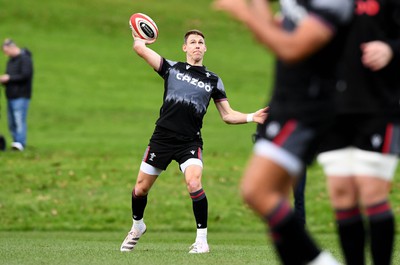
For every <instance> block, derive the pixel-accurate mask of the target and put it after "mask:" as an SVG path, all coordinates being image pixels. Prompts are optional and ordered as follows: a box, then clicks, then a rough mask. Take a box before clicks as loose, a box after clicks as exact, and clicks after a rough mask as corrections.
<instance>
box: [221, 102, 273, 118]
mask: <svg viewBox="0 0 400 265" xmlns="http://www.w3.org/2000/svg"><path fill="white" fill-rule="evenodd" d="M215 106H216V107H217V110H218V112H219V114H220V115H221V118H222V120H223V121H224V122H225V123H227V124H243V123H247V122H256V123H260V124H261V123H264V121H265V120H266V119H267V117H268V108H269V107H265V108H262V109H259V110H257V111H256V112H254V113H242V112H239V111H236V110H233V109H232V108H231V106H230V104H229V102H228V101H227V100H224V101H219V102H215Z"/></svg>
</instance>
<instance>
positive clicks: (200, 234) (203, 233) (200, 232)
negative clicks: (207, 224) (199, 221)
mask: <svg viewBox="0 0 400 265" xmlns="http://www.w3.org/2000/svg"><path fill="white" fill-rule="evenodd" d="M199 241H201V242H207V228H201V229H197V234H196V242H199Z"/></svg>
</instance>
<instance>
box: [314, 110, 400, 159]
mask: <svg viewBox="0 0 400 265" xmlns="http://www.w3.org/2000/svg"><path fill="white" fill-rule="evenodd" d="M349 146H353V147H357V148H359V149H362V150H365V151H372V152H378V153H383V154H396V155H399V154H400V122H399V121H398V120H397V121H396V120H395V119H393V118H390V117H388V116H384V115H372V114H343V115H338V116H337V117H336V118H335V123H334V125H333V127H332V129H331V130H330V131H329V133H328V135H326V137H325V139H324V140H323V142H322V144H321V147H320V149H321V152H326V151H332V150H337V149H342V148H345V147H349Z"/></svg>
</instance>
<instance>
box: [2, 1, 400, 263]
mask: <svg viewBox="0 0 400 265" xmlns="http://www.w3.org/2000/svg"><path fill="white" fill-rule="evenodd" d="M210 3H211V1H209V0H208V1H193V0H187V1H178V0H170V1H156V0H147V1H140V0H139V1H123V0H85V1H77V0H70V1H52V0H41V1H35V3H34V5H32V1H29V0H19V1H8V2H7V4H5V1H2V0H0V5H1V8H0V21H1V23H0V38H5V37H11V38H13V39H14V40H15V41H16V42H17V43H19V44H21V46H27V47H29V48H30V49H31V50H32V52H33V54H34V63H35V79H34V97H33V99H32V102H31V108H30V112H29V119H28V120H29V121H28V125H29V132H28V148H27V150H26V151H25V152H23V153H15V152H11V151H9V150H7V151H6V152H1V153H0V180H1V182H0V183H1V184H0V264H54V263H59V264H128V263H132V262H133V260H134V259H135V260H139V262H137V263H138V264H188V263H192V262H196V263H199V264H228V263H229V264H276V260H275V256H274V254H273V252H272V251H271V245H270V244H269V243H268V241H266V239H265V236H264V227H263V226H262V224H261V223H260V222H259V219H258V218H257V217H255V216H254V215H253V214H252V213H251V212H250V211H249V209H247V208H246V207H245V206H244V205H243V203H242V201H241V198H240V197H239V193H238V183H239V181H240V177H241V173H242V171H243V169H244V167H245V164H246V160H247V158H248V155H249V153H250V151H251V148H252V146H251V134H252V133H253V131H254V129H255V125H252V124H247V125H242V126H227V125H225V124H224V123H223V122H222V121H221V119H220V117H219V115H218V112H217V111H216V109H215V107H214V106H213V104H210V108H209V111H208V114H207V115H206V118H205V121H204V124H205V127H204V129H203V138H204V141H205V145H204V163H205V168H204V183H203V184H204V187H205V190H206V192H207V197H208V200H209V204H210V213H209V216H210V218H209V231H210V232H209V240H210V244H211V248H212V253H210V255H207V256H205V257H192V256H191V257H188V255H186V252H187V248H188V247H189V245H190V244H191V243H192V241H193V240H194V229H195V227H194V226H195V224H194V220H193V216H192V210H191V201H190V198H189V196H188V194H187V191H186V189H185V184H184V182H183V178H182V176H181V173H180V172H179V170H178V167H177V165H176V164H171V166H170V167H169V169H168V171H167V172H165V173H163V174H162V175H161V176H160V178H159V180H158V181H157V183H156V185H155V187H154V188H153V190H152V192H151V194H150V196H149V204H148V207H147V209H146V215H145V219H146V223H147V225H148V227H149V232H148V233H147V234H146V236H145V237H144V238H143V241H141V243H140V244H139V245H138V249H137V250H138V251H137V252H136V253H129V254H127V255H125V254H121V253H119V252H118V248H119V245H120V243H121V241H122V240H123V238H124V236H125V233H126V232H127V229H129V227H130V224H131V220H130V218H131V217H130V215H131V212H130V193H131V189H132V186H133V184H134V182H135V177H136V174H137V171H138V166H139V164H140V160H141V158H142V155H143V152H144V149H145V147H146V145H147V142H148V139H149V137H150V135H151V133H152V130H153V129H154V122H155V120H156V118H157V115H158V111H159V107H160V105H161V101H162V80H161V79H160V78H159V77H158V76H157V74H156V73H154V72H153V71H152V70H151V69H149V67H148V66H147V65H145V64H144V62H142V61H141V60H140V59H139V58H137V56H135V55H134V54H133V52H132V51H131V45H132V39H131V36H130V31H129V27H128V19H129V17H130V15H131V14H132V13H134V12H143V13H146V14H148V15H150V16H151V17H153V18H154V19H155V20H156V22H157V24H158V27H159V30H160V36H159V39H158V41H157V42H156V43H155V44H153V48H154V49H155V50H156V51H158V52H159V53H160V54H162V55H163V56H165V57H166V58H169V59H173V60H184V54H183V52H182V51H181V50H180V47H181V44H182V35H183V33H184V32H185V31H186V30H187V29H190V28H199V29H201V30H202V31H204V32H205V34H206V41H207V46H208V51H207V54H206V58H205V61H204V63H205V65H206V66H207V67H208V68H209V69H210V70H211V71H213V72H216V73H218V74H219V75H220V77H221V78H222V79H223V81H224V84H225V87H226V89H227V94H228V97H229V100H230V104H231V105H232V107H233V108H234V109H237V110H239V111H243V112H250V111H253V110H256V109H258V108H260V107H262V106H263V105H264V104H265V102H266V100H267V99H268V97H269V93H270V92H269V87H270V84H271V82H272V74H273V58H272V57H271V56H270V54H269V53H268V51H266V50H264V49H263V48H261V47H260V46H259V45H257V44H256V43H255V42H254V40H253V39H252V38H251V36H250V35H249V33H248V32H247V31H246V29H245V28H243V27H242V26H241V25H239V24H237V23H235V22H232V21H231V20H230V19H228V18H227V17H226V16H224V15H222V14H220V13H218V12H215V11H213V10H211V9H210ZM5 62H6V58H5V57H4V56H0V73H2V72H3V71H4V66H5ZM1 92H2V93H1V94H2V97H1V99H0V105H1V109H0V114H1V117H0V133H2V134H4V135H5V136H6V137H7V140H8V142H10V135H9V133H8V130H7V125H6V119H5V107H4V106H5V99H4V93H3V91H1ZM397 172H398V173H397V175H396V182H395V184H394V185H393V191H394V192H393V194H392V199H393V202H392V204H393V208H394V211H395V214H396V216H397V217H398V218H397V219H398V220H397V228H399V227H400V226H399V219H400V218H399V215H400V206H399V202H400V195H399V194H398V192H397V191H398V190H399V189H400V185H399V184H398V180H399V175H400V173H399V172H400V171H397ZM306 198H307V202H306V206H307V221H308V227H309V229H310V230H311V231H312V233H313V234H314V235H315V238H316V239H317V240H318V241H319V242H321V244H322V245H323V246H326V247H327V248H328V249H329V250H331V251H332V252H333V253H335V255H336V256H338V257H340V254H339V251H338V246H337V243H336V236H335V233H334V231H335V230H334V224H333V222H332V211H331V209H330V207H329V203H328V200H327V194H326V189H325V184H324V177H323V174H322V172H321V169H320V168H319V167H318V166H315V165H314V166H312V167H311V168H310V169H309V171H308V186H307V191H306ZM397 230H398V229H397ZM396 242H397V246H399V239H397V241H396ZM395 261H396V263H394V264H400V259H399V257H398V256H397V257H396V260H395Z"/></svg>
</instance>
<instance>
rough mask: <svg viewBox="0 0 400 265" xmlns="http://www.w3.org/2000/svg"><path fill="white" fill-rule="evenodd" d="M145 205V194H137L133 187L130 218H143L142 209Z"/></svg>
mask: <svg viewBox="0 0 400 265" xmlns="http://www.w3.org/2000/svg"><path fill="white" fill-rule="evenodd" d="M146 205H147V195H145V196H137V195H136V194H135V188H133V191H132V218H133V220H140V219H142V218H143V214H144V209H145V208H146Z"/></svg>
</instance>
